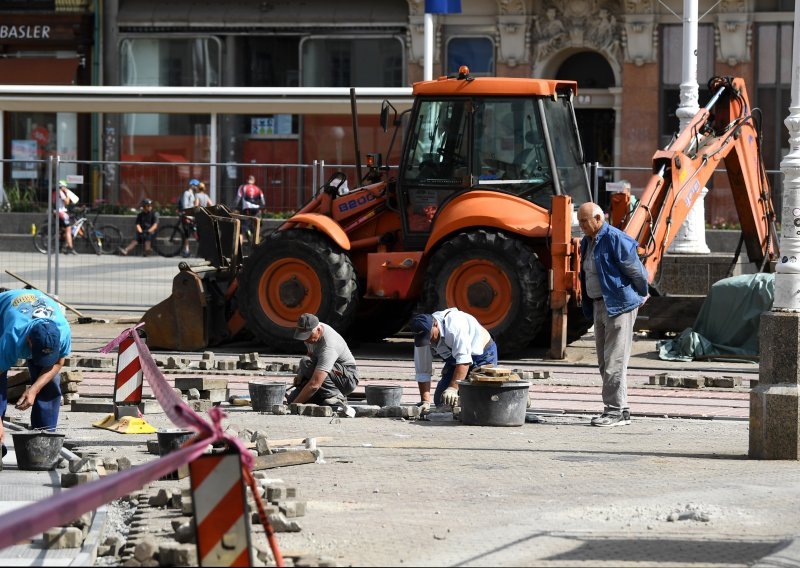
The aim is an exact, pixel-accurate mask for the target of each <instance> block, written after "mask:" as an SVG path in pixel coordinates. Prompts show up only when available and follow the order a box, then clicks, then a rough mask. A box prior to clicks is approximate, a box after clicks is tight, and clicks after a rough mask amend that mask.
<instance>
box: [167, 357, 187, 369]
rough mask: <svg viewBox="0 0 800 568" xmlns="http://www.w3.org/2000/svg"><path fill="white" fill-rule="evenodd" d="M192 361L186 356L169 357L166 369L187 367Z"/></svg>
mask: <svg viewBox="0 0 800 568" xmlns="http://www.w3.org/2000/svg"><path fill="white" fill-rule="evenodd" d="M190 363H191V361H190V360H189V359H186V358H184V357H167V362H166V364H165V365H164V368H165V369H186V368H188V367H189V364H190Z"/></svg>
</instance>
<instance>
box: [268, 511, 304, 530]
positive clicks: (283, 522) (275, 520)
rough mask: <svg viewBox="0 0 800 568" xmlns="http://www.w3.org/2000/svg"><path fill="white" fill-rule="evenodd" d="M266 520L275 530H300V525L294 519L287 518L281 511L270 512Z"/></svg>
mask: <svg viewBox="0 0 800 568" xmlns="http://www.w3.org/2000/svg"><path fill="white" fill-rule="evenodd" d="M268 520H269V524H270V525H272V530H274V531H275V532H300V525H298V524H297V522H296V521H290V520H289V519H287V518H286V517H285V516H284V515H283V513H275V514H272V515H270V516H269V518H268Z"/></svg>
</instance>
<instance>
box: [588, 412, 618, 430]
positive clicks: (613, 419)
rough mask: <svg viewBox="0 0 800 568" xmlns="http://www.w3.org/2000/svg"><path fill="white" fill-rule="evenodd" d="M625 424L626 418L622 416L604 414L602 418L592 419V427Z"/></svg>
mask: <svg viewBox="0 0 800 568" xmlns="http://www.w3.org/2000/svg"><path fill="white" fill-rule="evenodd" d="M624 424H625V418H624V417H623V416H622V414H608V413H607V412H604V413H603V414H601V415H600V416H595V417H594V418H592V426H602V427H606V428H607V427H611V426H623V425H624Z"/></svg>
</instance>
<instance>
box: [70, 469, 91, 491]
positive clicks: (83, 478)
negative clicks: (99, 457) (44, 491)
mask: <svg viewBox="0 0 800 568" xmlns="http://www.w3.org/2000/svg"><path fill="white" fill-rule="evenodd" d="M95 479H97V472H94V471H87V472H84V473H62V474H61V487H63V488H65V489H66V488H68V487H75V486H76V485H80V484H81V483H88V482H89V481H92V480H95Z"/></svg>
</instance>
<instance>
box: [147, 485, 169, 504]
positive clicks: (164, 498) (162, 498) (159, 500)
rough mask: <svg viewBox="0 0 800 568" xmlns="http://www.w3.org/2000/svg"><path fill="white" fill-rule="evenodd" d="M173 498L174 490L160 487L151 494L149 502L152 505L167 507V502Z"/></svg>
mask: <svg viewBox="0 0 800 568" xmlns="http://www.w3.org/2000/svg"><path fill="white" fill-rule="evenodd" d="M171 499H172V492H171V491H167V490H166V489H159V490H158V493H156V494H155V495H153V496H151V497H150V499H148V501H147V503H148V504H149V505H150V506H151V507H166V506H167V503H169V502H170V500H171Z"/></svg>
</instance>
